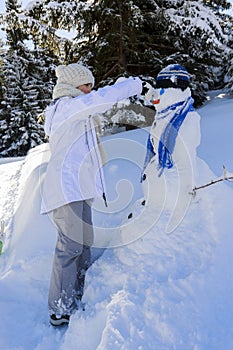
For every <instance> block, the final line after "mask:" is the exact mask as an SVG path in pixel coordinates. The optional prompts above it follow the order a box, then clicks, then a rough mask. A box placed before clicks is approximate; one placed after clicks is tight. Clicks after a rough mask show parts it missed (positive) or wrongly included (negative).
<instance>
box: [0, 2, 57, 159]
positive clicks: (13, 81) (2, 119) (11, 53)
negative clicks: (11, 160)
mask: <svg viewBox="0 0 233 350" xmlns="http://www.w3.org/2000/svg"><path fill="white" fill-rule="evenodd" d="M20 12H21V9H20V7H19V5H18V4H17V1H15V0H8V1H7V2H6V22H7V27H6V34H7V45H8V49H7V52H6V54H5V55H4V60H3V70H2V72H1V73H2V74H1V79H2V91H3V96H2V100H1V106H0V135H1V137H0V156H1V157H4V156H7V157H9V156H23V155H25V154H26V153H27V151H28V150H29V149H30V148H32V147H34V146H36V145H38V144H40V143H42V142H43V141H44V131H43V128H42V126H41V125H39V124H38V122H37V117H38V114H39V113H41V111H42V110H43V108H44V107H45V105H46V104H47V103H48V101H49V99H50V98H51V96H50V94H51V87H50V90H49V89H48V88H47V86H46V84H45V78H46V79H47V77H46V69H45V65H44V64H43V63H44V61H45V59H44V57H43V56H41V55H40V56H39V57H38V52H36V54H37V56H36V55H35V52H32V51H30V49H29V48H28V47H26V45H25V43H24V40H25V39H26V37H25V34H24V32H23V31H22V30H21V28H20V23H19V20H18V19H19V15H20ZM47 81H48V79H47ZM50 85H51V84H50ZM49 91H50V92H49Z"/></svg>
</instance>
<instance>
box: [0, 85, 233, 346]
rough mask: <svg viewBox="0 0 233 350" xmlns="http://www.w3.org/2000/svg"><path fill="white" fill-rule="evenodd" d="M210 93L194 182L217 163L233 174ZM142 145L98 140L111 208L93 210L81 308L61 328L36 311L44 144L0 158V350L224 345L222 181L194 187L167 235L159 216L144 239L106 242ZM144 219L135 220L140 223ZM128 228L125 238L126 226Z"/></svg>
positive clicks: (232, 328)
mask: <svg viewBox="0 0 233 350" xmlns="http://www.w3.org/2000/svg"><path fill="white" fill-rule="evenodd" d="M210 97H211V100H210V101H209V102H207V103H206V105H205V106H203V107H202V108H201V109H200V110H199V113H200V115H201V117H202V120H201V129H202V142H201V145H200V147H199V149H198V154H199V156H200V158H201V159H199V160H198V167H199V171H200V174H201V175H200V179H199V181H200V183H198V184H197V185H200V184H204V183H207V182H209V181H210V180H212V179H215V178H216V177H219V176H220V175H221V173H222V169H221V168H222V165H223V164H224V165H225V166H226V167H227V168H228V170H229V171H231V172H232V170H233V159H232V149H233V137H232V130H233V118H232V109H233V99H232V98H229V96H225V95H223V94H222V92H218V93H216V92H215V93H213V94H210ZM146 138H147V130H134V131H129V132H127V133H122V134H118V135H114V136H109V137H107V138H105V139H104V141H105V142H104V146H105V149H106V151H107V153H108V156H109V158H110V159H111V160H110V162H109V163H108V165H107V167H106V169H105V172H106V179H107V187H108V198H109V200H110V205H109V207H108V208H107V209H105V208H104V207H103V205H102V203H100V202H99V201H96V202H95V205H94V222H95V227H96V229H95V247H94V248H93V250H92V253H93V264H92V266H91V268H90V269H89V271H88V273H87V280H86V288H85V294H84V302H85V303H86V309H85V311H81V310H79V311H77V312H76V313H75V314H74V315H72V317H71V321H70V325H69V326H68V327H64V328H61V329H56V328H53V327H52V326H50V325H49V318H48V313H47V294H48V286H49V277H50V271H51V265H52V255H53V250H54V245H55V240H56V231H55V228H54V226H53V224H52V221H51V220H50V218H49V217H48V216H41V215H40V214H39V209H40V201H41V196H40V191H41V183H42V182H43V178H44V173H45V168H46V165H47V161H48V156H49V154H48V150H47V145H42V146H39V147H36V148H35V149H33V150H32V151H31V152H30V153H29V155H28V156H27V157H26V158H19V159H2V160H1V161H0V180H1V181H0V219H1V220H4V221H5V236H4V238H5V241H4V247H3V254H2V255H1V256H0V310H1V319H0V334H1V336H0V349H2V350H77V349H78V350H117V349H121V350H136V349H137V350H174V349H176V350H232V349H233V302H232V295H233V269H232V265H233V254H232V247H233V235H232V227H233V215H232V208H233V187H232V185H231V184H229V183H227V182H224V183H223V182H220V183H219V184H217V185H212V186H210V187H207V188H206V189H201V190H199V191H197V195H196V197H195V198H194V199H193V201H192V203H191V206H190V208H189V210H188V212H187V214H186V216H185V218H184V220H183V221H182V223H181V224H180V226H179V227H178V228H177V229H176V230H175V231H174V232H172V233H171V234H169V235H168V234H165V226H166V223H167V221H168V216H167V212H166V211H164V212H163V213H162V215H161V217H160V218H159V220H158V221H157V222H156V223H155V224H154V225H153V226H152V227H151V228H150V230H149V231H148V232H147V233H146V234H144V235H142V236H141V237H139V238H138V239H136V240H135V241H132V240H131V241H130V238H129V242H128V244H126V245H124V246H118V245H119V244H117V243H118V240H117V239H118V235H119V234H120V229H119V226H120V225H121V223H122V222H123V221H124V222H127V216H128V214H129V213H130V212H131V211H135V210H137V205H136V204H135V202H136V203H138V201H137V200H139V199H140V198H141V197H142V189H141V185H140V183H139V177H140V169H141V167H142V165H143V161H144V155H145V144H146ZM203 160H204V161H203ZM150 215H153V213H152V214H151V213H145V214H144V215H143V216H142V222H143V223H147V222H148V220H149V219H150V217H149V216H150ZM130 228H131V230H132V235H133V230H134V226H133V224H132V225H131V227H130ZM135 230H136V228H135ZM123 232H124V229H123ZM107 245H108V246H109V248H107V249H104V247H106V246H107Z"/></svg>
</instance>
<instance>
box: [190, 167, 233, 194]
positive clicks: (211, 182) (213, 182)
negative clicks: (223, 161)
mask: <svg viewBox="0 0 233 350" xmlns="http://www.w3.org/2000/svg"><path fill="white" fill-rule="evenodd" d="M221 181H229V182H233V175H230V176H229V175H227V169H226V167H225V166H224V165H223V176H222V177H221V178H219V179H216V180H211V181H210V182H208V183H207V184H204V185H201V186H198V187H194V188H193V189H192V192H191V194H192V195H194V196H195V195H196V191H197V190H200V189H201V188H205V187H208V186H211V185H214V184H216V183H218V182H221Z"/></svg>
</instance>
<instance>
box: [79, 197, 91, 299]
mask: <svg viewBox="0 0 233 350" xmlns="http://www.w3.org/2000/svg"><path fill="white" fill-rule="evenodd" d="M91 204H92V200H89V201H84V202H83V216H82V219H83V243H84V245H83V251H82V254H81V256H80V259H79V260H78V261H77V280H76V291H77V299H78V300H81V298H82V295H83V290H84V283H85V275H86V271H87V269H88V268H89V267H90V264H91V249H90V247H91V245H92V244H93V237H94V233H93V224H92V210H91Z"/></svg>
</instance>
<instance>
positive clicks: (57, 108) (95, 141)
mask: <svg viewBox="0 0 233 350" xmlns="http://www.w3.org/2000/svg"><path fill="white" fill-rule="evenodd" d="M56 76H57V83H56V85H55V87H54V90H53V101H52V103H51V104H50V105H49V106H48V107H47V109H46V111H45V133H46V134H47V135H48V137H49V149H50V153H51V156H50V160H49V162H48V166H47V170H46V174H45V179H44V183H43V190H42V205H41V214H46V213H52V218H53V221H54V223H55V225H56V228H57V243H56V247H55V252H54V259H53V267H52V273H51V280H50V288H49V297H48V307H49V314H50V323H51V324H52V325H53V326H59V325H62V324H64V323H68V322H69V319H70V315H71V314H72V312H73V311H74V310H75V309H76V307H77V305H78V303H79V301H80V300H81V298H82V295H83V289H84V282H85V274H86V271H87V269H88V268H89V266H90V263H91V256H90V247H91V245H92V244H93V224H92V213H91V204H92V201H93V198H96V197H103V199H104V200H105V201H106V197H105V185H104V177H103V170H102V166H103V162H104V161H103V152H102V151H101V147H100V142H99V138H98V133H97V131H98V130H99V129H100V128H99V127H100V122H99V120H98V119H97V118H96V117H95V114H96V113H101V112H105V111H106V110H108V109H110V108H111V107H112V106H113V105H114V104H115V103H117V102H118V101H120V100H123V99H126V98H128V97H130V96H134V95H141V94H142V95H144V96H145V97H146V98H147V94H148V93H149V91H148V87H149V88H150V86H149V85H148V84H147V83H145V82H143V81H142V80H141V79H139V78H138V77H129V78H127V79H126V78H125V79H124V81H121V82H116V83H115V84H114V85H111V86H106V87H103V88H99V89H98V90H96V91H94V90H93V91H92V88H93V86H94V76H93V74H92V72H91V71H90V70H89V69H88V68H87V67H85V66H83V65H82V64H79V63H72V64H68V65H67V66H64V65H61V66H58V67H57V69H56ZM148 98H149V95H148Z"/></svg>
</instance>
